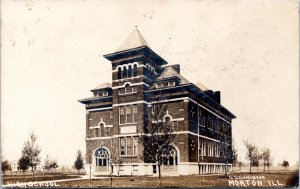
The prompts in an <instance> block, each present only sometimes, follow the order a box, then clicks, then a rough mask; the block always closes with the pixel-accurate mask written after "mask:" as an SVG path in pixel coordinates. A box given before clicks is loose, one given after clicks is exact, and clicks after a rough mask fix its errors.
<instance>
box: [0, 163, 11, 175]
mask: <svg viewBox="0 0 300 189" xmlns="http://www.w3.org/2000/svg"><path fill="white" fill-rule="evenodd" d="M10 169H11V168H10V163H9V161H8V160H4V161H2V162H1V170H2V172H3V174H4V173H5V171H8V170H10Z"/></svg>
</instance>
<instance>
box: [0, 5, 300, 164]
mask: <svg viewBox="0 0 300 189" xmlns="http://www.w3.org/2000/svg"><path fill="white" fill-rule="evenodd" d="M1 20H2V27H1V45H2V48H1V150H2V156H3V157H4V158H7V159H8V160H9V161H13V160H16V161H17V160H18V159H19V158H20V156H21V149H22V146H23V143H24V142H25V141H26V140H27V139H28V137H29V133H30V132H31V131H34V132H35V133H36V135H37V136H38V143H39V145H40V147H41V149H42V152H41V158H42V161H44V159H45V157H46V155H47V154H49V155H50V157H52V158H55V159H57V161H58V164H59V165H68V166H70V165H73V163H74V161H75V158H76V152H77V150H79V149H80V150H82V151H83V152H84V153H85V108H84V105H82V104H80V103H79V102H78V100H79V99H83V98H86V97H90V96H91V95H92V93H91V92H90V89H92V88H94V87H96V86H97V85H99V84H101V83H104V82H111V64H110V62H109V61H108V60H106V59H104V58H103V55H104V54H108V53H111V52H114V51H115V50H116V49H117V48H118V47H119V46H120V45H121V44H122V43H123V41H124V40H125V39H126V38H127V36H128V35H129V34H130V33H131V31H132V30H133V29H134V28H135V26H136V25H137V26H138V29H139V30H140V32H141V33H142V35H143V36H144V38H145V39H146V41H147V42H148V44H149V45H150V47H151V48H152V50H154V51H155V52H156V53H158V54H159V55H160V56H161V57H163V58H164V59H165V60H166V61H167V62H168V63H169V64H180V66H181V73H182V75H183V76H185V77H186V78H187V79H188V80H190V81H191V82H193V83H198V82H201V83H203V84H204V85H205V86H207V87H208V88H209V89H212V90H219V91H221V98H222V99H221V103H222V105H223V106H225V107H226V108H227V109H229V110H230V111H231V112H232V113H234V114H235V115H236V116H237V118H236V119H234V120H233V124H232V131H233V137H234V142H235V146H236V148H237V150H238V154H239V159H241V160H245V147H244V144H243V140H249V141H251V142H253V143H255V144H256V145H257V146H259V147H260V148H270V149H271V155H272V157H273V162H274V164H277V163H280V162H282V161H283V160H288V161H289V162H290V165H291V164H294V163H296V162H297V161H298V159H299V117H298V116H299V96H298V95H299V88H298V87H299V80H298V79H299V67H298V66H299V64H298V61H299V37H298V29H299V26H298V2H297V1H288V0H286V1H283V0H275V1H268V0H263V1H245V0H244V1H243V0H242V1H234V0H232V1H229V0H228V1H226V0H220V1H168V0H160V1H158V0H157V1H151V0H148V1H136V0H133V1H128V0H124V1H100V0H99V1H92V0H86V1H81V0H75V1H71V0H61V1H58V0H54V1H50V0H41V1H37V0H32V1H8V0H4V1H2V3H1Z"/></svg>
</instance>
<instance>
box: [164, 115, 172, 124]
mask: <svg viewBox="0 0 300 189" xmlns="http://www.w3.org/2000/svg"><path fill="white" fill-rule="evenodd" d="M165 122H166V124H169V123H170V122H171V117H170V116H166V117H165Z"/></svg>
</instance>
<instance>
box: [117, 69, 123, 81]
mask: <svg viewBox="0 0 300 189" xmlns="http://www.w3.org/2000/svg"><path fill="white" fill-rule="evenodd" d="M121 77H122V70H121V68H120V67H119V68H118V79H121Z"/></svg>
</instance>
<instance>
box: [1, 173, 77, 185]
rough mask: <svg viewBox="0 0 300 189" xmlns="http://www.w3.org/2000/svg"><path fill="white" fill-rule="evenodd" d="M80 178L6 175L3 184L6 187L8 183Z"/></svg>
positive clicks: (70, 176)
mask: <svg viewBox="0 0 300 189" xmlns="http://www.w3.org/2000/svg"><path fill="white" fill-rule="evenodd" d="M73 178H80V176H76V175H59V174H58V175H53V174H51V175H35V176H34V178H32V175H14V176H13V175H4V177H3V178H2V179H3V180H2V183H3V184H4V185H6V184H7V183H16V182H32V181H49V180H61V179H73Z"/></svg>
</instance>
